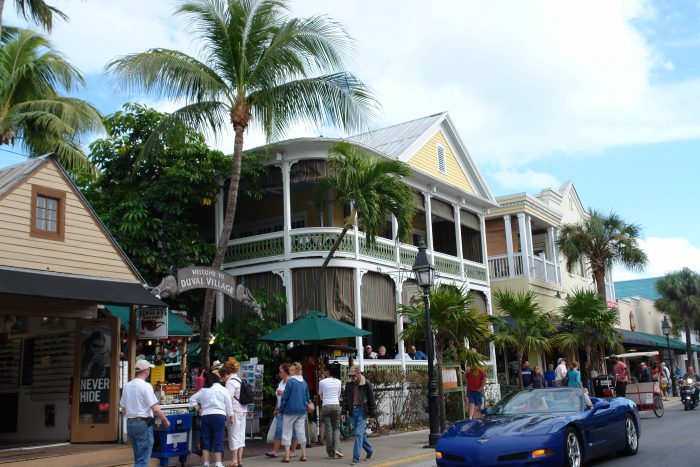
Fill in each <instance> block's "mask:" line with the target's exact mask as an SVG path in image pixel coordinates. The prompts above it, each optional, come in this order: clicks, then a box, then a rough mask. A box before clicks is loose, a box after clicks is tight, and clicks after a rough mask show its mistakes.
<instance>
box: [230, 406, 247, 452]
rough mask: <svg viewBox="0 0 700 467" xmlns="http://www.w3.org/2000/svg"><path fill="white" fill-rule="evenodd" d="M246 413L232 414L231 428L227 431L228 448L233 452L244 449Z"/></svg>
mask: <svg viewBox="0 0 700 467" xmlns="http://www.w3.org/2000/svg"><path fill="white" fill-rule="evenodd" d="M246 415H247V413H246V412H242V413H241V412H234V413H233V426H231V427H229V429H228V448H229V449H230V450H231V451H235V450H237V449H238V448H242V447H245V420H246Z"/></svg>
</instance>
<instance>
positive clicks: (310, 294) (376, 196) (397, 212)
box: [301, 142, 415, 310]
mask: <svg viewBox="0 0 700 467" xmlns="http://www.w3.org/2000/svg"><path fill="white" fill-rule="evenodd" d="M327 162H328V175H326V176H324V177H321V179H320V180H319V183H318V186H317V190H316V204H317V205H318V206H322V205H323V202H324V201H325V200H326V199H327V197H328V193H329V192H330V193H335V198H336V201H337V202H338V203H339V204H340V205H345V204H349V205H350V215H349V216H348V217H347V218H346V219H345V221H344V223H343V230H342V231H341V233H340V235H339V236H338V238H336V240H335V242H334V243H333V246H332V247H331V249H330V251H329V252H328V255H327V256H326V259H325V261H324V262H323V264H322V265H321V267H320V268H319V271H318V273H317V276H316V280H315V281H314V282H313V285H312V289H311V290H307V291H306V294H307V295H306V301H305V302H304V304H303V307H302V308H301V309H302V310H303V309H306V308H308V307H309V305H310V304H311V302H312V300H313V298H314V295H315V292H316V288H317V287H318V283H319V282H320V280H321V277H323V273H324V271H325V270H326V268H327V267H328V263H329V262H330V260H331V258H332V257H333V255H334V254H335V252H336V251H337V250H338V247H339V246H340V245H341V242H342V241H343V238H345V235H346V234H347V232H348V230H349V229H350V228H351V227H352V226H353V225H354V223H355V222H356V221H357V222H358V223H359V227H360V229H361V230H362V231H363V232H364V233H365V235H366V236H367V240H368V242H370V243H373V242H375V240H376V237H377V235H379V234H381V233H382V232H383V231H384V229H385V228H386V218H387V216H389V215H390V214H393V215H394V217H395V218H396V222H397V225H398V232H397V237H398V238H406V236H408V235H409V234H410V233H411V231H412V230H411V229H412V224H411V222H412V221H413V214H414V212H415V203H414V202H413V191H412V190H411V187H410V186H408V185H407V184H406V183H405V182H404V181H403V180H402V177H408V176H409V175H410V174H411V169H410V167H409V166H408V165H407V164H405V163H403V162H401V161H398V160H393V159H386V158H383V157H378V156H374V155H371V154H368V153H366V152H365V151H362V150H360V149H358V148H357V147H356V146H353V145H352V144H350V143H348V142H340V143H337V144H335V145H334V146H333V147H332V148H331V149H330V151H329V157H328V159H327Z"/></svg>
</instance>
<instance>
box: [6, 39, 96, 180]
mask: <svg viewBox="0 0 700 467" xmlns="http://www.w3.org/2000/svg"><path fill="white" fill-rule="evenodd" d="M84 86H85V80H84V79H83V77H82V75H81V74H80V72H79V71H78V70H77V69H76V68H74V67H73V66H72V65H71V64H70V63H68V62H67V61H66V59H65V58H64V57H63V55H61V54H60V53H59V52H57V51H56V50H54V49H53V47H52V45H51V43H50V42H49V41H48V40H47V39H46V38H45V37H43V36H41V35H40V34H38V33H36V32H33V31H29V30H17V31H16V32H15V33H13V34H12V37H10V38H9V39H8V40H7V42H5V43H4V44H3V46H2V47H0V146H2V145H5V144H8V145H14V144H19V145H21V146H22V147H23V148H24V149H25V150H26V151H27V152H28V153H29V154H30V155H31V156H38V155H42V154H46V153H49V152H55V153H56V154H57V156H58V158H59V160H60V161H61V163H62V164H63V165H64V166H66V168H68V169H76V168H79V167H82V168H88V169H90V170H94V169H93V166H92V165H91V164H90V162H89V161H88V160H87V158H86V157H85V154H84V152H83V150H82V148H81V147H80V145H81V142H82V141H83V138H84V137H86V136H89V135H92V134H94V133H96V132H97V131H99V130H101V129H102V128H103V126H102V117H101V116H100V113H99V112H98V111H97V110H96V109H95V108H94V107H93V106H92V105H90V104H89V103H87V102H85V101H83V100H81V99H76V98H72V97H64V96H62V95H61V94H60V93H59V91H60V90H65V91H68V92H70V91H72V90H74V89H76V88H80V87H84Z"/></svg>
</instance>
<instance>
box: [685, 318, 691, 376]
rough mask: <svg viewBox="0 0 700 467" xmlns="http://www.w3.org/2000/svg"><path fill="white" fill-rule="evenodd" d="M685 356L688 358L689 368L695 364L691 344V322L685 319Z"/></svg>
mask: <svg viewBox="0 0 700 467" xmlns="http://www.w3.org/2000/svg"><path fill="white" fill-rule="evenodd" d="M685 354H686V355H687V356H688V366H690V365H692V362H693V348H692V347H691V343H690V320H689V319H688V318H686V319H685Z"/></svg>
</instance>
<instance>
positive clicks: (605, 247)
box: [557, 209, 648, 300]
mask: <svg viewBox="0 0 700 467" xmlns="http://www.w3.org/2000/svg"><path fill="white" fill-rule="evenodd" d="M640 235H641V228H640V227H639V226H638V225H636V224H628V223H626V222H625V221H624V220H623V219H622V218H621V217H620V216H618V215H617V214H615V213H612V212H611V213H610V214H607V215H605V214H603V213H602V212H600V211H596V210H594V209H591V210H590V216H589V217H588V218H587V219H584V220H583V221H581V222H578V223H575V224H565V225H564V226H562V228H561V231H560V235H559V239H558V240H557V248H559V251H560V252H561V253H562V254H563V255H564V257H565V258H566V262H567V265H568V266H569V267H571V266H572V265H573V264H574V263H576V262H577V261H578V260H579V258H581V257H585V258H587V259H588V262H589V264H590V268H591V275H592V277H593V281H594V282H595V285H596V288H597V290H598V296H599V297H600V299H601V300H605V274H606V272H607V271H608V269H610V268H612V267H613V266H614V265H615V264H620V265H622V266H624V267H626V268H627V269H630V270H633V271H643V270H644V267H645V266H646V264H647V262H648V259H647V255H646V253H644V251H643V250H642V249H641V248H640V247H639V238H640Z"/></svg>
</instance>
